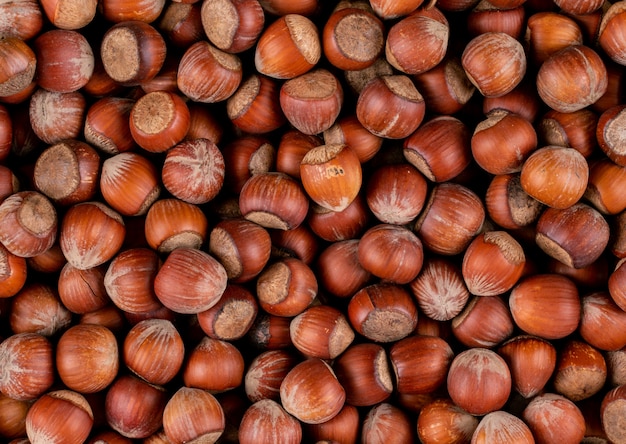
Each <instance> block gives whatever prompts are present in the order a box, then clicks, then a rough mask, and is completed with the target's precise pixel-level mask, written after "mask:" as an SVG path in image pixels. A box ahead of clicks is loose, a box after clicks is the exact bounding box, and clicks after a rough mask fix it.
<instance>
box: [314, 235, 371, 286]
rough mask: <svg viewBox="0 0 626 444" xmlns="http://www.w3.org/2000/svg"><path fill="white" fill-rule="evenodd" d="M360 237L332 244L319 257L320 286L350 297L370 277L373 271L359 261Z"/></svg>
mask: <svg viewBox="0 0 626 444" xmlns="http://www.w3.org/2000/svg"><path fill="white" fill-rule="evenodd" d="M358 248H359V240H358V239H349V240H345V241H338V242H335V243H332V244H330V245H329V246H328V247H327V248H326V249H325V250H324V251H322V252H321V253H320V255H319V257H318V259H317V271H318V280H319V283H320V286H322V287H323V288H324V289H325V290H327V291H329V292H330V293H331V294H333V295H334V296H337V297H342V298H345V297H350V296H352V295H353V294H355V293H356V292H357V291H358V290H360V289H361V288H362V287H363V286H364V285H365V284H366V283H367V282H368V281H369V279H370V277H371V273H370V272H368V271H367V270H365V269H364V268H363V267H362V266H361V264H360V263H359V258H358Z"/></svg>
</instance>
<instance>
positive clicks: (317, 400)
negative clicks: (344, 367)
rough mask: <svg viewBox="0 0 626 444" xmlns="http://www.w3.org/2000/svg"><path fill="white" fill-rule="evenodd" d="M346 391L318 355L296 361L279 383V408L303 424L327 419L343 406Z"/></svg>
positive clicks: (317, 422) (335, 414) (336, 413)
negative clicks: (297, 362) (299, 361)
mask: <svg viewBox="0 0 626 444" xmlns="http://www.w3.org/2000/svg"><path fill="white" fill-rule="evenodd" d="M345 399H346V392H345V390H344V388H343V387H342V386H341V384H340V383H339V381H337V377H336V376H335V373H334V372H333V370H332V368H331V367H330V366H329V365H328V364H327V363H326V362H325V361H323V360H321V359H319V358H309V359H307V360H305V361H303V362H301V363H299V364H296V366H295V367H293V368H292V369H291V370H290V371H289V373H287V376H285V378H284V379H283V382H282V383H281V385H280V401H281V404H282V406H283V408H284V409H285V410H286V411H287V412H288V413H290V414H291V415H293V416H295V417H296V418H297V419H299V420H300V421H302V422H304V423H306V424H319V423H322V422H326V421H329V420H330V419H332V418H334V417H335V416H337V415H338V414H339V412H340V411H341V409H342V408H343V406H344V403H345Z"/></svg>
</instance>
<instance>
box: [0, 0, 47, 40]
mask: <svg viewBox="0 0 626 444" xmlns="http://www.w3.org/2000/svg"><path fill="white" fill-rule="evenodd" d="M43 3H46V2H43ZM44 8H45V6H44ZM0 15H1V16H2V17H3V18H4V20H3V21H1V22H0V35H2V36H4V37H14V38H18V39H20V40H23V41H27V40H30V39H32V38H33V37H35V36H36V35H38V34H39V32H40V31H41V29H42V28H43V11H42V4H41V2H39V1H37V0H22V1H18V2H4V3H3V4H2V5H0Z"/></svg>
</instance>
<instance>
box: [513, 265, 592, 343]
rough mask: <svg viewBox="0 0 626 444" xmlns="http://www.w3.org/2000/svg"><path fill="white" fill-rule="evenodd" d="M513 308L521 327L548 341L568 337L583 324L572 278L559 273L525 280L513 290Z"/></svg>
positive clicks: (514, 318)
mask: <svg viewBox="0 0 626 444" xmlns="http://www.w3.org/2000/svg"><path fill="white" fill-rule="evenodd" d="M509 308H510V309H511V314H512V315H513V320H514V321H515V324H516V325H517V326H518V327H519V328H521V329H522V330H524V331H525V332H526V333H528V334H531V335H537V336H539V337H541V338H544V339H548V340H550V339H559V338H564V337H566V336H567V335H569V334H571V333H573V332H574V331H575V330H576V329H577V328H578V324H579V322H580V313H581V302H580V298H579V295H578V289H577V287H576V285H575V284H574V283H573V282H572V281H571V280H570V279H568V278H567V277H565V276H561V275H558V274H537V275H533V276H529V277H526V278H524V279H522V280H521V281H520V282H519V283H518V284H517V285H516V286H515V287H513V290H511V295H510V297H509Z"/></svg>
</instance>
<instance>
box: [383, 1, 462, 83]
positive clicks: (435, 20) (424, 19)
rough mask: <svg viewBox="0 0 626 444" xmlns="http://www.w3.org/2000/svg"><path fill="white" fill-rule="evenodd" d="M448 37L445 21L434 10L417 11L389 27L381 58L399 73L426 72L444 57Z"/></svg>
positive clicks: (448, 32) (440, 13)
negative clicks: (383, 56)
mask: <svg viewBox="0 0 626 444" xmlns="http://www.w3.org/2000/svg"><path fill="white" fill-rule="evenodd" d="M449 34H450V26H449V24H448V20H447V19H446V16H445V15H444V14H443V13H442V12H441V11H440V10H439V9H437V7H432V8H425V9H420V10H417V11H415V12H413V13H411V14H410V15H409V16H407V17H405V18H403V19H402V20H400V21H399V22H397V23H396V24H394V25H393V26H391V27H390V28H389V30H388V32H387V39H386V42H385V56H386V58H387V60H388V61H389V63H390V64H391V66H393V67H394V68H396V69H397V70H399V71H401V72H403V73H406V74H412V75H415V74H420V73H423V72H426V71H428V70H430V69H432V68H434V67H435V66H437V65H438V64H439V62H441V61H442V60H443V58H444V57H445V55H446V51H447V49H448V38H449Z"/></svg>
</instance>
